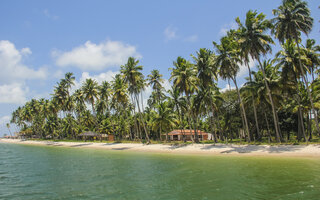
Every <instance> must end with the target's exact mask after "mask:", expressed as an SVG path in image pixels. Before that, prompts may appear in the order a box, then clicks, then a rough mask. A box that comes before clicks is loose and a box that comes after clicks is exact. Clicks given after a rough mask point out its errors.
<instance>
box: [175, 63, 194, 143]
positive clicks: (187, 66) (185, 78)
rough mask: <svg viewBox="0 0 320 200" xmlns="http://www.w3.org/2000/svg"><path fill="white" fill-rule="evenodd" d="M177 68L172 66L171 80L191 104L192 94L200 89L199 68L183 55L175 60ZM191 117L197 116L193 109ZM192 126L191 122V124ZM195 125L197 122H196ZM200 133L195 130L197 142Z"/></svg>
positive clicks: (190, 111) (190, 113)
mask: <svg viewBox="0 0 320 200" xmlns="http://www.w3.org/2000/svg"><path fill="white" fill-rule="evenodd" d="M173 65H174V67H175V68H170V70H171V77H170V81H173V85H174V87H176V88H179V92H180V93H184V94H185V95H186V97H187V101H188V105H189V106H191V99H190V97H191V95H192V94H193V93H194V92H195V91H196V90H197V89H198V86H197V85H198V78H197V70H196V68H195V67H194V65H193V64H192V63H190V62H189V61H186V60H185V59H184V58H182V57H178V58H177V61H176V62H173ZM188 114H189V117H190V118H191V119H193V120H194V123H196V122H195V116H194V113H193V110H192V109H189V113H188ZM190 127H192V126H191V124H190ZM194 127H196V126H195V124H194ZM198 141H199V138H198V134H197V132H196V131H195V142H198Z"/></svg>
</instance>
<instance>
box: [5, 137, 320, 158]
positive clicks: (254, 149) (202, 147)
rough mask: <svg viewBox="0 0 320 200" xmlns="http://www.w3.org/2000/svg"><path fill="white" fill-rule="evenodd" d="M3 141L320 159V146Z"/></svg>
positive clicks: (9, 140)
mask: <svg viewBox="0 0 320 200" xmlns="http://www.w3.org/2000/svg"><path fill="white" fill-rule="evenodd" d="M0 143H11V144H24V145H37V146H55V147H70V148H90V149H104V150H111V151H132V152H145V153H169V154H185V155H221V156H230V155H233V156H282V157H312V158H320V145H318V144H310V145H272V146H271V145H234V144H181V145H168V144H149V145H146V144H138V143H94V142H61V141H59V142H53V141H32V140H25V141H23V140H20V139H3V138H0Z"/></svg>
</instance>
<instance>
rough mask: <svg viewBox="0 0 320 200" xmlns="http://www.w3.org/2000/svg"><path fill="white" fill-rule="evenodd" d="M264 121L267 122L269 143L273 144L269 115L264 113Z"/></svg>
mask: <svg viewBox="0 0 320 200" xmlns="http://www.w3.org/2000/svg"><path fill="white" fill-rule="evenodd" d="M264 119H265V120H266V124H267V131H268V141H269V143H270V142H272V138H271V133H270V128H269V122H268V118H267V113H266V112H264Z"/></svg>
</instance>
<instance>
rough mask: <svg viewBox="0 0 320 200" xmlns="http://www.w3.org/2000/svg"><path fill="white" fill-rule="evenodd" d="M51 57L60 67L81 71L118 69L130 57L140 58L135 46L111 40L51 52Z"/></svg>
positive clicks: (88, 42)
mask: <svg viewBox="0 0 320 200" xmlns="http://www.w3.org/2000/svg"><path fill="white" fill-rule="evenodd" d="M52 56H53V57H54V58H55V59H56V64H57V65H58V66H60V67H67V66H72V67H79V68H80V69H82V70H83V71H88V70H90V71H92V70H94V71H99V70H103V69H106V68H108V67H119V66H120V65H123V64H124V63H125V62H126V61H127V59H128V57H130V56H133V57H136V58H141V57H142V56H141V55H140V54H139V53H138V52H137V49H136V47H135V46H132V45H129V44H124V43H122V42H120V41H111V40H107V41H106V42H102V43H100V44H95V43H92V42H90V41H87V42H86V43H85V44H83V45H81V46H78V47H75V48H73V49H72V50H71V51H67V52H61V51H53V52H52Z"/></svg>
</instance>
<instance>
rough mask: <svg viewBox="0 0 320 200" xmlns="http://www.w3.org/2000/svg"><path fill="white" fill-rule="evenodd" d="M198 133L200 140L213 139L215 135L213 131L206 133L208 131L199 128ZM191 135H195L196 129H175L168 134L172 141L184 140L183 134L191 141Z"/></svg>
mask: <svg viewBox="0 0 320 200" xmlns="http://www.w3.org/2000/svg"><path fill="white" fill-rule="evenodd" d="M197 134H198V136H199V140H200V141H202V140H203V141H204V140H212V139H213V135H212V134H211V133H206V132H203V131H200V130H197ZM191 135H193V136H194V135H195V131H194V130H190V129H182V130H173V131H171V132H170V133H168V136H169V138H168V139H169V140H171V141H183V136H185V138H186V140H187V141H191ZM164 136H165V135H164Z"/></svg>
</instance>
